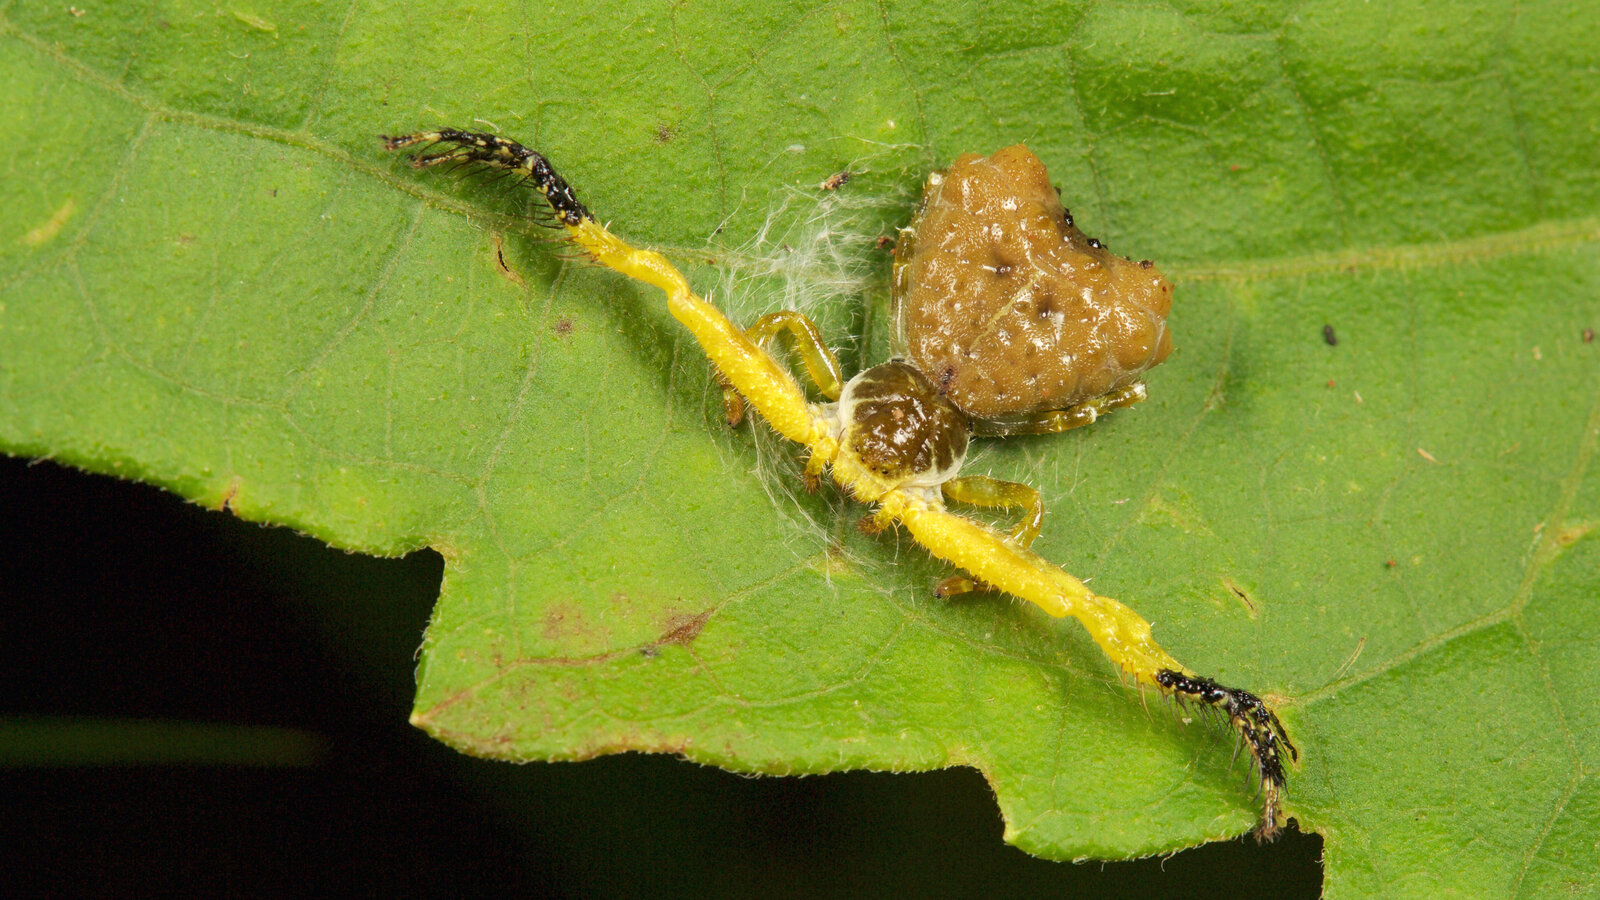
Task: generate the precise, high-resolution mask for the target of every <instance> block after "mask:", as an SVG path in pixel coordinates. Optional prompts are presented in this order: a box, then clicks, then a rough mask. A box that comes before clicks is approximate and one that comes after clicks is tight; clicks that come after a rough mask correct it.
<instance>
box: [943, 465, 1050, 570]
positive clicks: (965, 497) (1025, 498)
mask: <svg viewBox="0 0 1600 900" xmlns="http://www.w3.org/2000/svg"><path fill="white" fill-rule="evenodd" d="M941 488H942V490H943V491H944V495H945V497H947V498H949V499H951V500H954V501H956V502H957V503H965V504H967V505H968V506H981V507H985V508H988V509H1026V510H1027V511H1028V512H1027V515H1026V516H1024V517H1023V519H1022V521H1020V522H1018V523H1017V526H1016V527H1015V528H1013V529H1012V530H1011V534H1010V535H1009V537H1010V539H1011V541H1012V542H1013V543H1015V544H1017V545H1018V546H1020V547H1031V546H1033V540H1034V538H1037V537H1038V536H1039V529H1040V528H1042V527H1044V498H1043V497H1041V496H1040V495H1039V491H1038V490H1037V489H1036V488H1034V487H1032V486H1030V485H1026V484H1020V483H1018V482H1015V481H1001V480H1000V479H998V478H990V477H989V476H987V475H963V476H961V477H960V478H952V479H950V480H949V481H946V482H945V483H944V484H943V485H941ZM987 589H988V585H986V584H984V583H983V582H981V581H975V580H973V578H972V577H971V576H968V575H962V574H956V575H951V576H950V577H949V578H946V579H945V580H943V581H941V582H939V586H938V587H936V588H934V589H933V593H934V596H936V597H953V596H955V595H956V594H965V593H967V592H968V591H979V590H987Z"/></svg>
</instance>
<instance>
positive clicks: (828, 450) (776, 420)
mask: <svg viewBox="0 0 1600 900" xmlns="http://www.w3.org/2000/svg"><path fill="white" fill-rule="evenodd" d="M421 143H451V144H456V145H458V146H461V147H463V148H477V149H478V150H481V151H484V152H483V153H479V154H475V155H474V156H473V159H474V161H477V162H483V163H485V164H488V165H492V166H498V167H501V168H508V169H518V170H522V171H525V172H527V173H528V175H529V177H530V179H531V180H532V181H533V182H534V185H535V186H536V187H537V188H538V189H539V192H540V193H542V194H543V195H544V196H545V199H546V200H547V201H548V202H549V203H550V206H551V208H552V209H553V210H554V211H555V213H556V215H557V217H558V218H560V220H561V221H562V223H563V224H564V225H565V226H566V228H567V235H568V237H569V238H570V239H571V240H572V241H573V242H574V243H575V244H577V245H578V246H580V247H582V248H583V249H584V251H586V252H587V253H588V254H589V255H590V257H592V258H593V259H594V261H595V262H597V263H599V264H600V265H603V266H605V267H607V268H609V269H612V270H614V271H616V272H618V273H619V274H622V275H626V276H627V277H629V278H633V279H635V280H638V281H642V282H644V283H646V284H649V285H652V286H654V287H657V288H660V289H661V290H662V291H663V292H664V293H665V294H666V295H667V310H668V312H670V313H671V314H672V316H673V318H675V319H677V320H678V321H679V322H680V323H682V324H683V325H684V327H685V328H687V329H688V330H689V332H690V334H692V335H693V336H694V338H695V340H696V341H697V342H698V343H699V344H700V347H701V349H702V350H703V351H704V352H705V354H706V356H707V358H708V359H710V361H711V363H712V365H714V366H715V367H716V368H717V371H718V372H720V373H721V374H722V376H723V377H724V378H725V379H726V380H727V382H728V383H729V384H731V385H732V386H733V387H734V389H735V390H737V391H738V392H739V394H740V395H742V396H743V397H744V398H745V400H746V401H747V402H748V403H749V404H750V406H752V407H753V408H754V409H755V411H756V412H757V413H758V414H760V416H761V417H762V418H763V419H765V420H766V421H767V423H768V424H769V425H770V426H771V427H772V429H773V430H774V431H776V432H778V433H779V434H781V435H783V436H784V437H785V438H788V439H789V440H791V441H794V442H795V443H798V444H802V445H804V446H805V447H806V448H807V449H808V450H810V452H811V458H810V460H809V461H808V462H807V464H806V475H807V477H808V478H815V477H817V476H819V475H820V474H821V472H822V470H823V468H824V467H827V466H831V467H832V475H833V479H834V480H835V481H836V482H838V483H839V485H840V486H841V487H842V488H844V489H845V490H846V491H848V492H850V493H851V494H852V495H854V496H856V497H857V498H858V499H861V500H863V501H864V502H876V503H877V504H878V506H879V508H878V511H877V513H876V514H875V515H874V516H873V520H874V521H875V522H879V523H883V524H896V523H897V524H900V525H903V526H905V528H906V530H907V531H908V532H909V533H910V534H911V536H912V538H913V539H915V540H916V542H917V543H918V544H921V545H922V546H923V547H924V548H925V549H927V550H928V552H930V553H932V554H933V555H934V556H935V557H938V558H939V559H942V560H944V561H946V562H949V563H952V564H954V565H955V566H956V567H957V568H959V569H962V570H963V571H966V572H969V573H971V574H972V576H973V577H975V578H976V579H978V580H979V581H981V582H983V583H984V584H986V585H988V586H990V587H992V588H994V589H996V590H1000V591H1004V592H1006V593H1009V594H1012V595H1014V596H1016V597H1020V598H1022V599H1024V600H1027V601H1029V602H1030V603H1033V604H1034V605H1036V606H1038V607H1039V608H1040V609H1042V610H1044V611H1045V612H1046V613H1048V614H1049V615H1051V616H1055V617H1058V618H1059V617H1062V616H1072V617H1073V618H1076V619H1077V620H1078V621H1079V622H1080V623H1082V625H1083V626H1084V628H1085V629H1086V630H1087V631H1088V632H1089V634H1090V636H1091V637H1092V638H1093V639H1094V641H1095V643H1097V644H1098V645H1099V646H1100V649H1101V650H1102V651H1103V652H1104V653H1105V654H1106V656H1107V658H1109V659H1110V660H1111V661H1112V663H1114V664H1115V665H1116V666H1117V667H1118V668H1119V669H1120V670H1121V671H1122V672H1124V673H1126V674H1127V675H1129V676H1132V678H1133V679H1134V681H1135V682H1136V683H1138V684H1142V685H1150V686H1153V687H1157V688H1159V689H1160V690H1162V691H1163V692H1165V693H1166V694H1168V695H1169V696H1173V697H1177V698H1193V699H1196V700H1199V701H1200V702H1202V703H1205V704H1206V705H1208V706H1211V707H1215V708H1218V709H1220V710H1221V711H1223V712H1226V713H1227V715H1228V717H1229V721H1230V722H1231V723H1232V725H1233V727H1234V729H1235V730H1236V731H1237V732H1238V733H1239V734H1240V735H1241V736H1242V737H1243V738H1244V740H1245V742H1246V743H1247V744H1248V745H1249V746H1250V749H1251V753H1252V755H1253V757H1254V758H1255V761H1256V767H1257V771H1258V773H1259V774H1260V777H1261V782H1262V790H1263V794H1264V808H1263V814H1262V819H1261V823H1260V825H1259V826H1258V828H1257V829H1256V834H1257V836H1258V837H1260V838H1261V839H1263V840H1270V839H1272V838H1273V837H1276V836H1277V834H1278V832H1279V829H1280V827H1281V822H1280V819H1281V818H1282V797H1283V792H1284V786H1285V783H1286V777H1285V773H1284V767H1283V761H1282V756H1281V754H1280V753H1279V749H1278V748H1279V747H1280V746H1281V747H1284V748H1287V749H1288V750H1289V752H1290V755H1291V757H1297V753H1296V751H1295V749H1294V746H1293V745H1292V744H1290V743H1289V740H1288V737H1287V734H1286V733H1285V731H1284V728H1283V725H1282V723H1281V722H1279V720H1278V717H1277V716H1276V715H1275V714H1274V713H1273V712H1272V711H1271V710H1270V709H1268V708H1267V707H1266V705H1265V704H1263V703H1262V702H1261V701H1260V700H1259V699H1258V698H1257V697H1256V696H1255V695H1254V694H1251V693H1249V692H1246V691H1241V690H1237V689H1233V688H1226V687H1223V686H1221V685H1219V684H1217V683H1216V682H1214V681H1212V680H1210V679H1208V678H1203V677H1200V676H1198V675H1195V674H1193V673H1192V672H1190V671H1189V670H1187V669H1185V668H1184V667H1183V666H1182V665H1180V664H1179V663H1178V662H1177V660H1175V659H1173V658H1172V657H1171V656H1170V655H1168V653H1167V652H1166V651H1165V650H1163V649H1162V648H1161V646H1160V645H1159V644H1157V643H1156V641H1155V639H1154V637H1153V636H1152V635H1151V629H1150V623H1149V622H1147V621H1145V620H1144V619H1143V618H1142V617H1141V616H1139V614H1138V613H1136V612H1134V611H1133V610H1131V609H1129V608H1128V607H1126V606H1124V605H1122V604H1121V603H1118V602H1117V601H1115V600H1113V599H1111V598H1109V597H1102V596H1099V595H1097V594H1095V593H1093V592H1092V591H1090V590H1089V589H1088V587H1086V586H1085V585H1084V584H1083V582H1081V581H1079V580H1078V579H1076V578H1074V577H1073V576H1071V575H1070V574H1068V573H1067V572H1066V571H1064V570H1063V569H1061V568H1059V567H1057V566H1056V565H1054V564H1052V563H1051V562H1049V561H1048V560H1046V559H1044V558H1043V557H1041V556H1039V555H1038V554H1036V553H1034V552H1033V551H1031V550H1029V549H1028V548H1027V547H1025V546H1018V543H1017V542H1014V541H1012V540H1009V539H1008V538H1007V536H1005V535H1002V534H1001V533H999V532H997V531H995V530H994V529H992V528H989V527H988V526H985V525H982V524H980V523H977V522H974V521H972V520H970V519H967V518H964V517H962V516H958V515H955V514H954V513H951V512H949V511H947V510H946V509H945V508H944V505H943V504H942V503H941V502H939V501H938V499H937V498H929V497H927V496H925V495H922V494H917V493H911V492H907V491H905V490H902V489H899V488H893V489H889V490H878V489H875V488H873V487H871V485H872V484H873V483H874V482H873V480H872V479H871V478H870V476H869V474H868V473H867V472H866V471H864V470H863V471H855V470H852V469H851V468H850V467H849V466H848V465H844V464H843V463H844V460H843V459H842V458H841V456H840V453H839V442H838V437H837V435H836V434H835V433H834V432H833V430H832V425H831V422H830V421H829V419H828V418H827V417H826V416H824V415H823V414H822V412H821V410H820V409H818V408H817V407H815V406H813V405H812V404H810V403H808V402H807V401H806V397H805V392H804V391H803V390H802V389H801V387H800V385H799V383H798V382H797V381H796V380H795V378H794V376H793V375H791V374H790V373H789V372H788V371H787V370H786V369H785V368H784V367H783V366H782V365H780V364H779V363H778V362H777V361H776V360H775V359H774V358H773V357H772V356H771V355H770V354H768V353H767V352H766V351H765V350H763V349H762V348H761V347H760V346H758V345H757V343H756V341H755V340H754V339H752V338H751V337H750V336H749V335H748V334H746V332H745V331H743V330H741V329H740V328H738V327H737V326H735V325H734V324H733V323H732V322H730V321H729V320H728V318H727V317H726V316H724V315H723V314H722V312H721V311H720V310H718V309H717V308H716V307H715V306H713V305H711V304H710V303H708V302H706V301H705V300H704V299H702V298H700V297H698V296H696V295H695V294H694V292H693V291H692V290H691V289H690V287H689V282H688V279H686V278H685V277H684V276H683V274H682V273H681V272H679V271H678V270H677V269H676V268H675V267H674V266H673V265H672V264H671V263H670V262H668V261H667V259H666V257H664V256H662V255H661V254H659V253H656V252H654V251H650V250H638V249H635V248H634V247H632V246H630V245H629V244H628V243H627V242H625V241H623V240H622V239H621V238H619V237H617V236H616V235H614V234H612V233H611V232H610V231H609V230H607V229H606V228H605V226H603V225H601V224H600V223H599V222H598V221H596V220H595V218H594V216H592V215H591V214H590V213H589V210H588V209H587V208H586V207H584V206H583V204H581V203H579V202H578V199H577V197H576V196H574V194H573V192H572V188H571V187H570V186H569V185H568V184H567V182H566V181H565V180H563V179H562V178H561V177H560V176H559V175H557V174H556V173H555V171H554V170H553V169H552V168H551V167H550V164H549V162H548V161H547V160H546V159H545V158H544V157H543V156H542V155H540V154H539V153H538V152H536V151H534V150H530V149H528V148H526V147H523V146H522V145H521V144H518V143H516V142H514V141H508V140H506V139H504V138H500V137H496V136H494V135H488V134H474V133H470V132H464V131H456V130H441V131H432V132H423V133H421V134H414V135H406V136H401V137H392V138H387V139H386V140H385V144H386V146H387V147H388V148H389V149H391V150H395V149H400V148H403V147H409V146H413V145H416V144H421ZM1129 402H1134V401H1132V400H1130V401H1129Z"/></svg>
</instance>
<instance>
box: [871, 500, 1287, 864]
mask: <svg viewBox="0 0 1600 900" xmlns="http://www.w3.org/2000/svg"><path fill="white" fill-rule="evenodd" d="M880 502H881V507H880V509H879V513H878V516H877V517H875V520H876V521H878V522H880V523H881V522H883V521H884V520H885V519H893V520H895V521H898V522H899V523H900V524H901V525H904V526H905V528H906V530H907V531H908V532H910V533H911V536H912V537H913V538H914V539H915V540H916V542H917V543H919V544H921V545H922V546H923V547H924V548H926V549H927V550H928V552H929V553H932V554H933V555H934V556H936V557H938V558H939V559H942V560H944V561H946V562H949V563H953V564H954V565H956V566H957V567H959V568H961V569H964V570H966V571H968V572H971V573H972V574H973V575H975V576H977V577H978V578H979V579H981V580H982V581H983V582H984V583H985V584H986V585H989V586H991V587H993V588H995V589H997V590H1002V591H1005V592H1006V593H1008V594H1012V595H1013V596H1016V597H1020V598H1022V599H1023V600H1026V601H1028V602H1029V603H1032V604H1034V605H1035V606H1037V607H1039V608H1040V609H1042V610H1044V611H1045V612H1046V613H1048V614H1049V615H1052V616H1055V617H1057V618H1060V617H1063V616H1072V617H1073V618H1075V619H1077V620H1078V621H1079V622H1080V623H1081V624H1082V625H1083V627H1084V628H1085V629H1086V630H1087V631H1088V632H1089V636H1090V637H1092V638H1093V639H1094V642H1095V643H1096V644H1099V645H1100V650H1101V651H1102V652H1104V653H1105V655H1106V657H1107V658H1108V659H1110V660H1111V661H1112V662H1113V663H1114V664H1116V666H1117V668H1119V669H1121V670H1122V671H1123V672H1125V673H1127V674H1128V675H1131V676H1133V679H1134V681H1135V682H1137V683H1139V684H1141V685H1145V684H1147V685H1151V686H1153V687H1155V688H1157V689H1158V690H1160V691H1162V692H1163V693H1165V694H1168V695H1171V696H1173V697H1177V698H1178V699H1180V700H1193V701H1197V702H1200V703H1203V704H1205V705H1207V706H1210V707H1213V708H1215V709H1219V710H1221V711H1222V712H1223V713H1224V714H1225V715H1227V717H1228V721H1229V723H1230V724H1231V725H1232V726H1233V728H1234V730H1236V731H1237V732H1238V733H1239V735H1240V737H1242V738H1243V739H1244V741H1245V744H1246V746H1248V747H1249V748H1250V753H1251V755H1252V756H1253V757H1255V761H1256V771H1257V772H1259V773H1260V775H1261V796H1262V814H1261V822H1260V824H1259V825H1258V826H1257V827H1256V837H1257V839H1258V840H1262V841H1270V840H1272V839H1273V838H1275V837H1277V835H1278V833H1279V831H1280V829H1281V827H1282V826H1281V821H1280V820H1281V819H1282V818H1283V796H1284V791H1285V786H1286V784H1287V777H1286V775H1285V773H1284V763H1283V751H1285V750H1287V751H1288V753H1289V756H1290V757H1291V758H1295V759H1298V758H1299V752H1298V751H1297V750H1296V749H1295V746H1294V744H1293V743H1291V742H1290V741H1289V736H1288V734H1287V733H1286V732H1285V731H1284V728H1283V724H1282V723H1281V722H1279V721H1278V717H1277V716H1276V715H1275V714H1274V713H1273V712H1272V710H1271V709H1269V708H1267V706H1266V704H1264V703H1262V702H1261V700H1260V698H1258V697H1256V696H1255V695H1254V694H1251V693H1250V692H1248V691H1242V690H1238V689H1235V688H1226V687H1223V686H1222V685H1220V684H1217V683H1216V682H1215V681H1213V680H1211V679H1209V678H1205V677H1203V676H1199V675H1195V674H1194V673H1192V672H1191V671H1189V670H1188V669H1186V668H1184V667H1183V666H1182V665H1181V664H1179V663H1178V661H1177V660H1175V659H1173V658H1172V656H1171V655H1170V654H1168V653H1167V651H1165V650H1163V649H1161V645H1160V644H1157V643H1156V641H1155V638H1154V637H1153V636H1152V635H1151V633H1150V623H1149V622H1147V621H1145V620H1144V618H1143V617H1141V616H1140V615H1139V614H1138V613H1136V612H1134V611H1133V610H1131V609H1129V608H1128V607H1126V606H1123V605H1122V604H1121V603H1118V602H1117V601H1115V600H1113V599H1111V598H1110V597H1102V596H1100V595H1099V594H1096V593H1094V592H1093V591H1091V590H1089V588H1088V587H1087V586H1085V585H1084V583H1083V582H1081V581H1079V580H1078V579H1076V578H1074V577H1072V576H1071V575H1069V574H1067V573H1066V571H1064V570H1063V569H1061V568H1060V567H1058V566H1056V565H1054V564H1053V563H1051V562H1049V561H1048V560H1046V559H1044V558H1043V557H1041V556H1039V555H1038V554H1037V553H1034V552H1033V551H1031V550H1028V549H1027V548H1025V547H1019V546H1017V545H1016V544H1014V543H1012V542H1011V541H1008V540H1007V539H1006V538H1005V537H1004V536H1002V535H1001V534H999V533H998V532H996V531H994V530H993V529H990V528H987V527H985V526H983V525H980V524H978V523H977V522H974V521H972V520H970V519H966V518H963V517H961V516H957V515H955V514H953V513H950V512H947V511H945V510H944V509H942V508H940V507H939V506H937V505H936V504H933V503H930V502H928V501H927V500H924V499H921V498H918V497H914V496H912V495H910V494H907V493H906V492H904V491H900V490H894V491H890V492H889V493H888V494H886V495H884V496H883V497H882V499H881V501H880Z"/></svg>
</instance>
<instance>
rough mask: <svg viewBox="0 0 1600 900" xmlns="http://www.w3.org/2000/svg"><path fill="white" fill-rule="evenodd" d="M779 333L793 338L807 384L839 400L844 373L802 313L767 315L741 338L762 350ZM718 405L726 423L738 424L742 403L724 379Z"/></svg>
mask: <svg viewBox="0 0 1600 900" xmlns="http://www.w3.org/2000/svg"><path fill="white" fill-rule="evenodd" d="M783 331H788V332H789V333H790V334H791V335H793V336H794V348H795V350H796V351H797V352H799V354H800V359H801V361H802V362H804V363H805V366H806V374H808V375H810V376H811V383H812V384H815V385H816V386H817V390H819V391H821V392H822V394H823V396H825V397H827V398H828V399H829V400H837V399H839V393H840V392H841V391H843V390H844V373H843V371H842V370H841V369H840V368H839V358H838V357H837V356H834V355H833V351H832V350H830V349H829V348H828V345H827V344H826V343H825V342H824V341H823V339H822V331H821V330H820V329H818V328H817V323H815V322H813V321H811V319H809V318H808V317H806V316H805V315H804V314H802V313H798V312H795V311H794V310H792V309H781V310H779V311H777V312H774V313H767V314H766V315H764V316H762V317H761V318H759V319H757V320H756V323H755V324H754V325H751V326H750V327H749V328H747V329H745V336H746V337H748V338H750V339H751V340H753V341H755V343H756V346H757V347H760V348H761V349H762V350H766V349H767V344H769V343H771V342H772V339H773V338H775V337H777V336H778V335H779V334H780V333H782V332H783ZM722 403H723V407H724V408H725V409H726V410H727V415H728V424H729V425H737V424H739V420H741V419H743V418H744V400H743V399H742V398H741V397H740V396H739V392H738V391H736V390H734V389H733V385H731V384H728V383H727V381H726V380H724V381H723V384H722Z"/></svg>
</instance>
